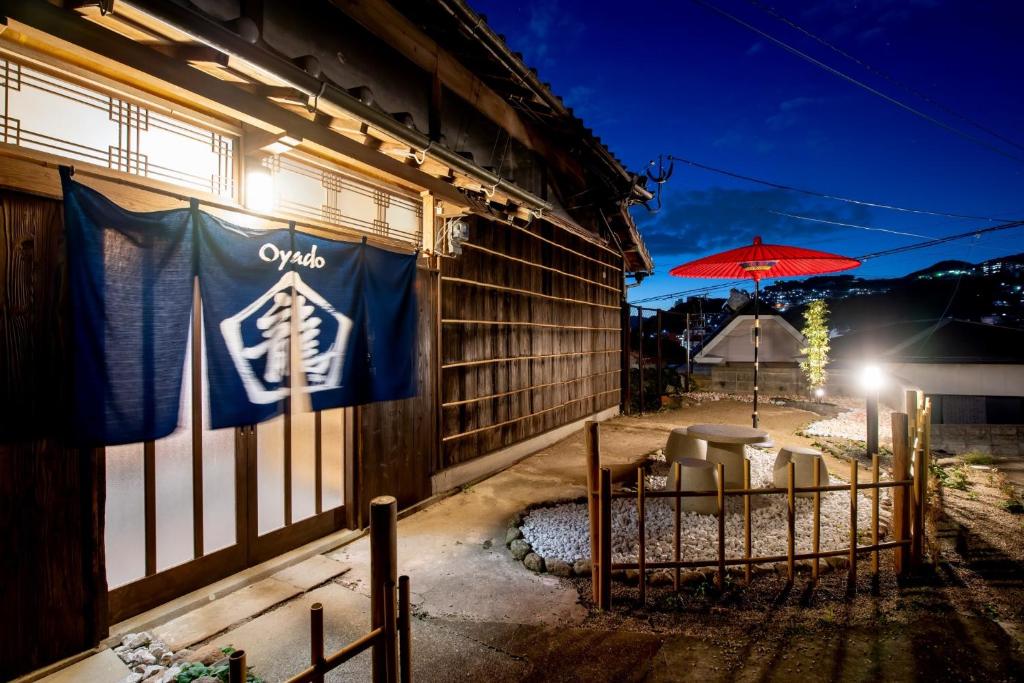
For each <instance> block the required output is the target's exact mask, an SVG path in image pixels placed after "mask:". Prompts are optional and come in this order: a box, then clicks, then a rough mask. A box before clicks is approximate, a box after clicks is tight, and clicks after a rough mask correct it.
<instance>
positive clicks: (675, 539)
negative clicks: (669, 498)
mask: <svg viewBox="0 0 1024 683" xmlns="http://www.w3.org/2000/svg"><path fill="white" fill-rule="evenodd" d="M672 479H673V481H674V482H675V487H676V496H675V501H674V502H675V509H674V510H673V512H674V513H675V520H674V522H673V526H672V528H673V530H674V533H673V534H672V560H673V561H674V562H676V563H677V564H678V563H679V562H680V561H681V560H682V549H681V548H680V547H679V546H680V541H679V536H680V535H681V534H682V532H683V529H682V527H683V517H682V499H681V498H680V496H679V494H680V492H681V491H682V490H683V466H682V465H680V464H679V463H677V462H675V463H672ZM679 579H680V576H679V567H676V568H675V569H674V571H673V573H672V587H673V588H674V589H675V590H676V592H678V591H679V583H680V581H679Z"/></svg>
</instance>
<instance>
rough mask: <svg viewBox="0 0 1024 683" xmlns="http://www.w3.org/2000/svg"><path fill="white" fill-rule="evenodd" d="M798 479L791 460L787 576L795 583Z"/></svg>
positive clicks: (787, 525) (787, 494) (787, 521)
mask: <svg viewBox="0 0 1024 683" xmlns="http://www.w3.org/2000/svg"><path fill="white" fill-rule="evenodd" d="M795 479H796V464H795V463H794V462H793V461H792V460H790V461H789V463H788V464H787V465H786V532H787V533H786V577H787V579H788V581H789V582H790V583H793V580H794V578H795V574H796V567H795V566H794V561H793V555H795V554H796V495H795V494H794V493H793V483H794V481H795Z"/></svg>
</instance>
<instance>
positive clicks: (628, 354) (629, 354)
mask: <svg viewBox="0 0 1024 683" xmlns="http://www.w3.org/2000/svg"><path fill="white" fill-rule="evenodd" d="M622 296H623V298H625V296H626V295H625V291H623V295H622ZM632 313H633V307H632V306H630V305H629V304H627V303H626V302H625V301H623V302H622V397H623V401H622V412H623V413H625V414H626V415H629V414H630V413H631V412H632V410H633V367H632V366H633V349H632V346H633V344H632V337H633V327H632V323H633V320H632V317H633V316H632Z"/></svg>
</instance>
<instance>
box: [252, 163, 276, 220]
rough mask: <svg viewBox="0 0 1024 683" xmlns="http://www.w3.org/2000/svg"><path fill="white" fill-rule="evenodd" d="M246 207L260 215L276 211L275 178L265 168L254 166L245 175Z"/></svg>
mask: <svg viewBox="0 0 1024 683" xmlns="http://www.w3.org/2000/svg"><path fill="white" fill-rule="evenodd" d="M245 206H246V208H248V209H251V210H252V211H257V212H259V213H270V212H271V211H273V210H274V178H273V177H272V176H271V175H270V171H268V170H267V169H266V168H264V167H263V166H258V165H254V166H253V167H252V168H251V169H249V170H248V171H247V172H246V174H245Z"/></svg>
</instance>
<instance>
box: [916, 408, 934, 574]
mask: <svg viewBox="0 0 1024 683" xmlns="http://www.w3.org/2000/svg"><path fill="white" fill-rule="evenodd" d="M931 462H932V401H931V399H930V398H929V399H925V402H924V426H923V428H922V430H921V484H920V487H921V495H920V498H921V502H920V511H919V512H918V514H917V519H918V520H919V521H920V528H919V531H918V533H919V534H920V535H921V541H920V548H919V556H918V560H919V561H920V560H923V559H924V545H925V543H924V541H925V527H926V526H927V524H928V473H929V472H930V471H931Z"/></svg>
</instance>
